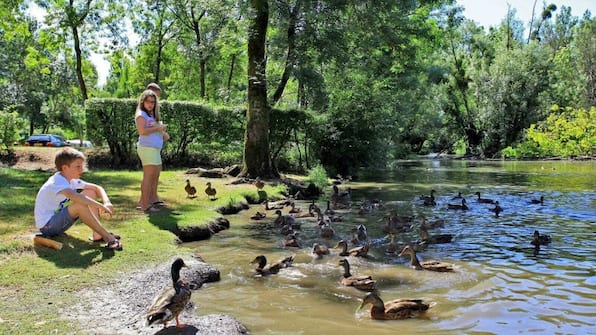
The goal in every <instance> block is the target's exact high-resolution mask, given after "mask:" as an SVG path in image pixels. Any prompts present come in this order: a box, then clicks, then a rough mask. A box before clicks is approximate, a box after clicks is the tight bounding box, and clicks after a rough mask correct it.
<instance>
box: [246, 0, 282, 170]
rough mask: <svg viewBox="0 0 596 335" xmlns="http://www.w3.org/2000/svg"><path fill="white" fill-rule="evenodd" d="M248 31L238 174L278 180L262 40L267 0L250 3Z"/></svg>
mask: <svg viewBox="0 0 596 335" xmlns="http://www.w3.org/2000/svg"><path fill="white" fill-rule="evenodd" d="M249 16H250V17H249V20H250V24H249V28H248V111H247V115H246V134H245V137H244V162H243V168H242V172H241V175H243V176H251V177H257V176H260V177H262V178H267V177H278V176H279V174H278V173H277V171H276V170H275V169H274V168H273V165H272V164H271V157H270V153H269V112H270V107H269V104H268V102H267V80H266V75H265V71H266V68H267V61H266V59H265V41H266V39H267V26H268V24H269V3H268V1H267V0H251V1H250V13H249Z"/></svg>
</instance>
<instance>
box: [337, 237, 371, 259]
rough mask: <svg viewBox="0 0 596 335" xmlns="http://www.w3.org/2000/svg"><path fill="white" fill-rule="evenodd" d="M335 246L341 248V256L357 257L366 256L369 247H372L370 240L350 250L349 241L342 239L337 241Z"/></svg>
mask: <svg viewBox="0 0 596 335" xmlns="http://www.w3.org/2000/svg"><path fill="white" fill-rule="evenodd" d="M334 248H341V251H340V252H339V255H340V256H356V257H365V256H366V255H367V254H368V249H369V248H370V242H369V241H366V242H364V245H363V246H360V247H355V248H352V249H350V250H348V242H346V240H340V241H339V242H337V244H336V245H335V247H334Z"/></svg>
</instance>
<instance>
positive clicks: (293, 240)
mask: <svg viewBox="0 0 596 335" xmlns="http://www.w3.org/2000/svg"><path fill="white" fill-rule="evenodd" d="M283 245H284V247H294V248H300V244H299V243H298V236H297V233H290V234H287V235H286V239H285V240H283Z"/></svg>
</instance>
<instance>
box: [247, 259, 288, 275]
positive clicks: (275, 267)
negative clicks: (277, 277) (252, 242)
mask: <svg viewBox="0 0 596 335" xmlns="http://www.w3.org/2000/svg"><path fill="white" fill-rule="evenodd" d="M293 261H294V255H292V256H288V257H286V258H283V259H281V260H279V261H278V262H275V263H271V264H267V258H266V257H265V256H264V255H259V256H257V257H255V259H254V260H252V261H251V262H250V264H258V265H257V268H256V269H255V271H256V272H257V274H259V275H261V276H268V275H271V274H276V273H279V270H281V269H284V268H288V267H290V266H292V262H293Z"/></svg>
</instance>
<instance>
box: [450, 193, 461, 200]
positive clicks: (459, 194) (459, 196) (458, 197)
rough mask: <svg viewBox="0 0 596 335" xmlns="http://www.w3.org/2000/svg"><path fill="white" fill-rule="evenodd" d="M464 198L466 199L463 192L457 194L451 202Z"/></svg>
mask: <svg viewBox="0 0 596 335" xmlns="http://www.w3.org/2000/svg"><path fill="white" fill-rule="evenodd" d="M463 197H464V196H463V195H462V194H461V192H457V195H456V196H454V197H453V198H451V200H457V199H461V198H463Z"/></svg>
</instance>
